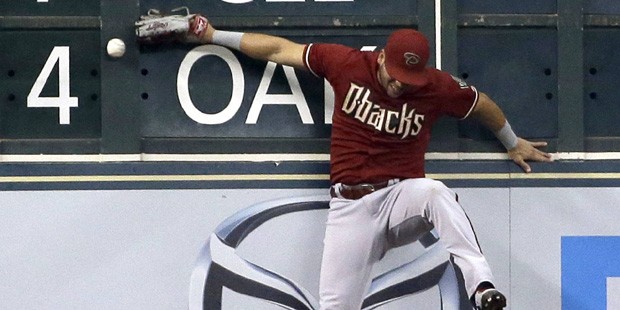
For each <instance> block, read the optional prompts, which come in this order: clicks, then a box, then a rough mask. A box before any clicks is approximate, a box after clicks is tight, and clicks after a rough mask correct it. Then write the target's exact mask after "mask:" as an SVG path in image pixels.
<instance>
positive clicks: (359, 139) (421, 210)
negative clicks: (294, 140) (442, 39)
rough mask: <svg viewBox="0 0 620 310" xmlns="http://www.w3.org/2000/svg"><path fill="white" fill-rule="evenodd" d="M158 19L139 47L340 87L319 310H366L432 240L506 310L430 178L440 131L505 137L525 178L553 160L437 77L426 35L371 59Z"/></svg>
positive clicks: (400, 40)
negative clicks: (191, 52) (230, 55)
mask: <svg viewBox="0 0 620 310" xmlns="http://www.w3.org/2000/svg"><path fill="white" fill-rule="evenodd" d="M151 15H154V14H151ZM156 18H157V16H150V17H145V18H143V19H142V20H141V21H139V22H137V23H136V26H137V29H136V31H137V35H138V38H139V40H141V41H144V42H160V41H162V40H165V39H169V40H177V41H181V42H196V43H212V44H218V45H222V46H226V47H228V48H232V49H235V50H238V51H241V52H242V53H244V54H246V55H248V56H250V57H252V58H256V59H261V60H265V61H272V62H275V63H278V64H281V65H287V66H291V67H294V68H297V69H301V70H308V71H310V72H311V73H313V74H314V75H316V76H317V77H322V78H326V79H327V80H328V81H329V83H330V84H331V86H332V87H333V89H334V94H335V104H334V114H333V121H332V137H331V160H330V161H331V172H330V179H331V184H332V186H331V188H330V193H331V197H332V199H331V201H330V210H329V212H328V217H327V227H326V231H325V239H324V248H323V259H322V265H321V274H320V285H319V291H320V292H319V295H320V306H321V309H324V310H325V309H346V310H352V309H360V307H361V305H362V301H363V296H364V294H365V292H367V290H368V289H369V286H370V282H371V278H370V276H371V268H372V266H373V265H374V264H375V263H376V262H377V261H379V260H380V259H381V258H382V257H383V255H384V254H385V253H386V251H388V250H389V249H390V248H394V247H397V246H401V245H403V244H407V243H410V242H413V241H415V240H417V238H418V237H420V236H421V235H422V234H423V233H425V232H427V231H429V230H430V229H432V228H435V229H436V231H437V233H438V234H439V236H440V238H441V240H442V241H443V243H444V244H445V245H446V248H447V250H448V251H449V253H450V254H451V256H452V259H453V261H454V263H455V264H456V265H458V266H459V268H460V270H461V271H462V273H463V278H464V282H465V288H466V290H467V293H468V294H469V296H471V301H472V303H473V305H474V307H476V309H485V310H489V309H503V308H504V307H505V306H506V298H505V296H504V295H503V294H502V293H501V292H499V291H498V290H497V289H495V286H494V284H493V283H494V278H493V275H492V272H491V269H490V268H489V265H488V263H487V260H486V259H485V257H484V256H483V254H482V252H481V250H480V247H479V245H478V242H477V240H476V235H475V234H474V231H473V229H472V226H471V223H470V222H469V220H468V218H467V215H466V214H465V212H464V210H463V208H462V207H461V206H460V205H459V203H458V201H457V195H456V194H455V193H454V192H453V191H452V190H450V189H449V188H448V187H446V186H445V185H444V184H443V183H442V182H439V181H436V180H432V179H428V178H425V173H424V153H425V151H426V149H427V146H428V143H429V140H430V134H431V127H432V125H433V124H434V123H435V122H436V121H437V119H439V118H440V117H442V116H451V117H456V118H459V119H465V118H474V119H476V120H478V121H480V122H481V123H482V124H483V125H485V126H486V127H487V128H489V129H490V130H491V131H493V132H494V133H495V135H496V136H497V138H498V139H499V140H500V141H501V143H502V144H503V145H504V146H505V147H506V149H507V151H508V155H509V156H510V158H511V159H512V160H513V161H514V162H515V163H516V164H518V165H519V166H521V167H522V168H523V170H524V171H525V172H530V171H531V169H530V166H529V165H528V164H527V163H526V160H535V161H551V156H550V154H548V153H545V152H542V151H540V150H538V147H542V146H545V145H546V143H545V142H530V141H527V140H524V139H522V138H519V137H517V136H516V135H515V133H514V132H513V130H512V129H511V127H510V124H509V123H508V121H507V120H506V118H505V116H504V114H503V112H502V111H501V109H500V108H499V107H498V106H497V104H496V103H495V102H494V101H493V100H491V99H490V98H489V96H487V95H486V94H484V93H483V92H481V91H479V90H477V89H476V88H475V87H473V86H470V85H467V84H466V83H465V82H463V81H462V80H460V79H458V78H455V77H453V76H451V75H450V74H448V73H445V72H442V71H439V70H436V69H434V68H427V67H426V63H427V61H428V58H429V46H428V41H427V39H426V38H425V36H424V35H423V34H422V33H420V32H418V31H416V30H412V29H400V30H396V31H394V32H393V33H392V34H391V35H390V36H389V38H388V40H387V43H386V45H385V48H384V49H382V50H380V51H378V52H364V51H359V50H356V49H353V48H350V47H346V46H343V45H338V44H321V43H314V44H298V43H295V42H292V41H290V40H287V39H284V38H280V37H276V36H270V35H264V34H257V33H242V32H230V31H221V30H216V29H215V28H214V27H213V26H212V25H211V24H209V22H208V21H207V19H206V18H205V17H203V16H200V15H189V14H188V15H187V16H186V21H185V22H178V23H177V24H176V25H177V26H175V23H170V25H162V23H160V24H159V25H158V27H150V28H151V29H150V30H149V25H152V22H153V20H154V19H156ZM164 18H165V17H164ZM179 18H180V17H179ZM178 25H182V27H179V26H178ZM153 29H155V30H153Z"/></svg>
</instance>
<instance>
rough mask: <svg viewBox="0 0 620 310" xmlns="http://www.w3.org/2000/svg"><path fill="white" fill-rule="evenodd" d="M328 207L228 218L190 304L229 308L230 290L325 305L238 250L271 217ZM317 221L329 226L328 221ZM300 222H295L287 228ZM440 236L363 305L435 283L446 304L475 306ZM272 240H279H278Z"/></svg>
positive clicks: (306, 308) (314, 203) (378, 282)
mask: <svg viewBox="0 0 620 310" xmlns="http://www.w3.org/2000/svg"><path fill="white" fill-rule="evenodd" d="M328 209H329V201H328V200H326V198H325V197H323V196H320V197H318V196H310V197H296V198H287V199H279V200H274V201H269V202H264V203H260V204H256V205H253V206H250V207H248V208H246V209H243V210H241V211H239V212H237V213H235V214H234V215H232V216H230V217H229V218H227V219H226V220H225V221H224V222H222V223H221V224H220V225H218V227H217V228H216V229H215V231H214V232H213V233H212V234H211V235H210V236H209V238H208V239H207V241H206V244H205V245H204V246H203V248H202V250H201V252H200V255H199V257H198V260H197V262H196V266H195V268H194V270H193V272H192V276H191V280H190V290H189V309H190V310H206V309H209V310H218V309H223V308H222V305H223V304H224V302H223V298H224V294H223V292H224V291H225V289H227V290H231V291H234V292H236V293H238V294H242V295H245V296H249V297H252V298H256V299H260V300H263V301H265V302H268V303H271V304H275V305H277V306H278V307H277V308H285V309H295V310H315V309H319V303H318V298H317V297H316V296H314V295H313V294H312V293H310V292H309V290H307V289H306V288H304V287H302V286H301V285H299V284H298V283H296V282H295V281H294V280H293V279H290V278H287V277H285V276H283V275H281V274H278V273H277V272H276V271H274V270H268V269H267V268H265V267H261V266H258V265H256V264H254V263H252V262H250V261H248V260H246V259H244V258H242V257H241V256H239V255H238V254H237V253H236V249H237V248H238V247H239V245H240V244H241V243H242V242H243V241H244V239H246V237H248V236H250V235H251V234H252V233H253V232H254V231H255V230H256V229H257V228H259V227H261V226H262V225H263V224H265V223H267V222H269V221H270V220H273V219H275V218H277V217H280V216H283V215H288V214H293V213H301V214H303V212H310V211H313V212H317V211H319V212H323V211H324V212H325V214H327V210H328ZM316 224H317V225H324V222H323V223H316ZM294 227H295V225H291V227H290V228H287V229H295V228H294ZM290 235H295V234H293V233H291V234H290ZM437 241H438V239H437V238H435V237H434V235H433V234H432V233H430V232H429V233H427V234H426V235H425V236H423V237H422V238H421V239H419V240H418V241H417V242H420V244H421V245H422V246H423V248H424V253H422V254H421V256H419V257H408V258H407V259H408V262H405V263H404V264H402V265H400V266H399V267H397V268H393V269H391V270H389V271H387V272H384V273H382V274H380V275H378V276H376V277H375V278H374V279H373V280H372V283H371V287H370V289H369V291H368V292H367V293H366V295H365V299H364V302H363V306H362V309H375V308H377V307H380V306H382V305H386V304H389V303H391V302H394V301H396V300H400V299H402V298H405V297H408V296H411V295H416V294H419V293H422V292H425V291H427V290H429V288H433V287H436V288H437V290H436V291H438V293H439V296H438V300H439V302H440V303H441V309H444V310H447V309H453V310H458V309H464V308H463V307H464V305H465V306H467V305H469V300H468V299H467V297H466V296H465V295H464V289H463V288H462V283H461V282H462V281H459V279H458V277H457V272H456V271H455V269H454V267H453V264H452V262H451V261H450V259H449V258H446V257H445V256H446V255H445V253H446V252H445V249H443V247H442V246H441V245H440V243H438V242H437ZM270 242H275V243H277V242H278V240H270ZM299 250H300V251H299V252H300V253H303V252H304V251H307V248H306V246H304V244H303V243H302V242H300V243H299ZM314 250H316V251H321V249H314ZM433 258H434V259H433ZM291 263H292V264H294V263H295V262H291ZM300 268H301V266H300ZM469 308H470V309H471V306H469Z"/></svg>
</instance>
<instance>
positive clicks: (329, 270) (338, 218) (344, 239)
mask: <svg viewBox="0 0 620 310" xmlns="http://www.w3.org/2000/svg"><path fill="white" fill-rule="evenodd" d="M374 222H375V220H374V219H373V217H372V216H371V214H370V213H369V212H368V210H367V209H366V206H365V202H364V201H363V199H360V200H356V201H350V200H345V199H338V198H337V199H332V201H331V203H330V210H329V213H328V217H327V227H326V229H325V239H324V241H323V242H324V245H323V260H322V263H321V277H320V284H319V294H320V304H321V309H322V310H327V309H330V310H334V309H338V310H359V309H360V308H361V305H362V302H363V297H364V294H365V293H366V292H367V291H368V288H369V286H370V275H371V270H372V265H373V264H374V263H375V262H376V261H377V260H378V259H379V255H380V253H382V251H380V250H379V247H381V246H383V247H385V245H379V244H378V243H377V239H378V238H377V235H378V233H377V232H376V230H375V229H374V226H375V223H374Z"/></svg>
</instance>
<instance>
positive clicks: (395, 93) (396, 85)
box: [377, 52, 411, 98]
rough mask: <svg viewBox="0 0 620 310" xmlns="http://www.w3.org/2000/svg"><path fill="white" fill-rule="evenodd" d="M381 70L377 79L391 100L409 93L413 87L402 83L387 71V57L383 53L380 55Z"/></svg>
mask: <svg viewBox="0 0 620 310" xmlns="http://www.w3.org/2000/svg"><path fill="white" fill-rule="evenodd" d="M378 62H379V70H378V71H377V79H378V80H379V83H380V84H381V86H383V88H384V89H385V92H386V93H387V95H388V96H390V97H391V98H398V97H400V96H401V95H402V94H403V93H404V92H405V91H407V90H408V89H409V88H410V87H411V86H410V85H408V84H405V83H402V82H400V81H398V80H396V79H394V78H392V77H391V76H390V75H389V74H388V72H387V69H385V56H384V54H383V52H382V53H381V55H379V60H378Z"/></svg>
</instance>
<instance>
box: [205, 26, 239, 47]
mask: <svg viewBox="0 0 620 310" xmlns="http://www.w3.org/2000/svg"><path fill="white" fill-rule="evenodd" d="M243 35H244V33H243V32H236V31H225V30H214V31H213V33H212V34H211V43H213V44H217V45H221V46H225V47H229V48H232V49H235V50H238V51H239V50H241V37H243Z"/></svg>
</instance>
